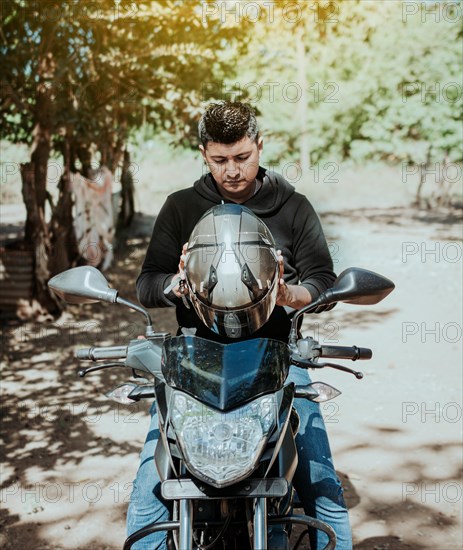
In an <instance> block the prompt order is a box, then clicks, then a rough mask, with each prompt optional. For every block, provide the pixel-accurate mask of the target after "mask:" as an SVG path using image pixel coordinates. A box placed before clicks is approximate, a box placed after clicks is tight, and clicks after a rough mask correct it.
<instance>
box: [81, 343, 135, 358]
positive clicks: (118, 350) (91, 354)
mask: <svg viewBox="0 0 463 550" xmlns="http://www.w3.org/2000/svg"><path fill="white" fill-rule="evenodd" d="M74 356H75V357H76V359H84V360H87V361H98V360H99V359H104V360H106V361H107V360H112V359H125V358H126V357H127V346H105V347H101V348H81V349H78V350H77V351H76V353H75V354H74Z"/></svg>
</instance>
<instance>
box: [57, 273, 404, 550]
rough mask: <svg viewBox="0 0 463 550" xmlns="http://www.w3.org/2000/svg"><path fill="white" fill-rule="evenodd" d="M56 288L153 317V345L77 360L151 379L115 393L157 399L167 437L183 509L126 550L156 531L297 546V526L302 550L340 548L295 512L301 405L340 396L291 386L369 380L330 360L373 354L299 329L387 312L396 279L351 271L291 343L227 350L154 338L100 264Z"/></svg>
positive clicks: (96, 351) (189, 541)
mask: <svg viewBox="0 0 463 550" xmlns="http://www.w3.org/2000/svg"><path fill="white" fill-rule="evenodd" d="M48 284H49V286H50V288H51V289H52V290H53V291H54V292H55V293H56V294H57V295H58V296H60V297H61V298H62V299H64V300H65V301H67V302H69V303H73V304H82V303H92V302H100V301H103V302H110V303H118V304H121V305H124V306H126V307H129V308H131V309H133V310H135V311H137V312H139V313H141V314H142V315H143V316H144V318H145V320H146V334H145V338H144V339H136V340H131V341H130V342H129V343H128V344H125V345H121V346H108V347H92V348H85V349H79V350H77V352H76V357H77V358H78V359H80V360H86V361H92V363H95V364H94V365H92V366H90V367H86V368H82V369H80V370H79V375H80V376H81V377H84V376H86V375H87V374H89V373H91V372H95V371H98V370H101V369H106V368H113V367H125V368H128V369H132V372H133V374H134V376H135V377H136V378H138V382H140V377H141V381H142V382H143V383H137V384H135V383H128V384H122V385H120V386H118V387H117V388H115V389H114V390H112V391H111V392H109V393H108V394H106V395H107V396H108V397H109V398H111V399H113V400H115V401H117V402H118V403H124V404H130V403H135V402H137V401H139V400H141V399H153V398H154V399H155V400H156V406H157V410H158V415H159V430H160V433H161V438H160V442H159V444H158V445H157V446H156V451H155V457H154V458H155V463H156V467H157V470H158V472H159V475H160V478H161V481H162V495H163V498H164V499H165V500H168V501H171V502H172V510H173V512H172V521H167V522H162V523H157V524H154V523H153V524H151V525H148V526H146V527H144V528H142V529H140V530H139V531H137V532H135V533H133V534H132V535H130V536H129V537H128V538H127V539H126V541H125V543H124V547H123V548H124V550H129V549H130V548H131V547H132V545H133V544H134V543H135V542H137V541H138V540H140V539H142V538H144V537H145V536H147V535H149V534H151V533H154V532H157V531H168V532H169V537H168V540H169V542H168V544H169V546H170V548H175V549H177V550H209V549H213V548H214V549H220V550H238V548H239V549H240V550H244V549H253V550H264V549H271V548H278V549H279V550H280V549H282V548H285V549H287V548H289V539H290V531H291V528H292V527H293V526H295V525H301V526H303V527H304V528H305V529H304V531H303V532H302V533H301V535H300V536H299V539H298V540H297V542H296V543H295V545H294V547H293V550H296V549H297V548H300V544H301V541H302V538H303V537H304V536H305V534H306V531H307V530H308V529H319V530H321V531H323V532H324V533H326V535H327V537H328V543H327V544H326V546H325V548H324V550H332V549H334V548H335V546H336V535H335V533H334V531H333V529H332V528H331V527H330V526H329V525H328V524H326V523H324V522H322V521H320V520H317V519H315V518H312V517H308V516H305V515H295V514H294V513H293V511H292V510H293V508H294V502H295V501H294V498H295V495H294V490H293V488H292V483H291V482H292V478H293V475H294V472H295V470H296V466H297V450H296V446H295V442H294V440H295V436H296V434H297V431H298V418H297V413H296V411H295V410H294V409H293V407H292V405H293V401H294V399H309V400H311V401H315V402H319V403H320V402H324V401H328V400H330V399H333V398H334V397H336V396H338V395H339V394H340V393H341V392H340V391H339V390H337V389H335V388H333V387H332V386H330V385H328V384H325V383H323V382H312V383H310V384H308V385H295V384H293V383H286V378H287V376H288V372H289V368H290V366H291V365H292V364H293V365H296V366H298V367H300V368H304V369H307V368H311V369H321V368H325V367H331V368H335V369H339V370H342V371H345V372H349V373H352V374H354V375H355V376H356V378H358V379H360V378H362V377H363V374H362V373H361V372H358V371H354V370H352V369H350V368H348V367H346V366H344V365H339V364H336V363H331V362H326V361H325V362H323V361H320V359H323V358H337V359H350V360H352V361H355V360H358V359H370V358H371V357H372V351H371V350H370V349H368V348H359V347H356V346H352V347H345V346H324V345H320V344H319V343H318V342H316V341H315V340H314V339H312V338H309V337H306V338H303V337H300V335H299V332H298V327H299V321H300V320H301V317H302V316H303V315H304V314H307V313H311V312H314V311H315V310H317V309H318V308H319V307H320V306H327V305H329V304H333V303H336V302H347V303H351V304H359V305H373V304H376V303H378V302H380V301H381V300H383V299H384V298H385V297H386V296H387V295H388V294H389V293H390V292H391V291H392V290H393V289H394V284H393V283H392V281H390V280H389V279H387V278H385V277H383V276H381V275H378V274H376V273H374V272H372V271H368V270H365V269H360V268H349V269H347V270H345V271H344V272H343V273H341V275H340V276H339V277H338V278H337V279H336V281H335V283H334V285H333V287H332V288H330V289H328V290H327V291H326V292H324V293H323V294H322V295H321V296H320V297H319V298H318V299H317V300H316V301H315V302H313V303H312V304H310V305H308V306H307V307H305V308H303V309H301V310H299V311H297V312H296V313H295V315H294V317H293V319H292V325H291V331H290V336H289V343H288V344H286V343H283V342H280V341H275V340H270V339H262V338H260V339H250V340H244V341H240V342H234V343H231V344H226V345H224V344H219V343H216V342H212V341H209V340H205V339H202V338H198V337H196V336H192V335H180V336H171V335H170V334H169V333H157V332H155V331H154V329H153V324H152V321H151V317H150V315H149V314H148V312H147V311H146V310H144V309H143V308H142V307H140V306H139V305H137V304H134V303H132V302H129V301H128V300H125V299H124V298H122V297H120V296H119V293H118V291H117V290H116V289H112V288H110V287H109V284H108V282H107V281H106V279H105V277H104V276H103V275H102V273H101V272H100V271H98V270H97V269H95V268H94V267H90V266H81V267H76V268H73V269H70V270H68V271H65V272H63V273H61V274H59V275H56V276H55V277H53V278H52V279H51V280H50V281H49V283H48ZM147 377H148V378H147ZM269 532H270V535H269Z"/></svg>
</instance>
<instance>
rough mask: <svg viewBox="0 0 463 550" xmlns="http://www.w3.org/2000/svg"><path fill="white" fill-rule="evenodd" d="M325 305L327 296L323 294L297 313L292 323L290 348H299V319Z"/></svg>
mask: <svg viewBox="0 0 463 550" xmlns="http://www.w3.org/2000/svg"><path fill="white" fill-rule="evenodd" d="M325 303H326V300H325V295H324V294H322V295H320V296H319V297H318V298H317V299H316V300H315V302H312V303H311V304H309V305H307V306H305V307H303V308H302V309H300V310H299V311H296V313H295V315H294V317H293V320H292V322H291V331H290V333H289V341H288V344H289V347H290V348H292V349H295V348H296V346H297V325H298V320H299V317H300V316H301V315H304V313H312V310H313V311H315V310H316V309H317V307H319V306H321V305H322V304H325Z"/></svg>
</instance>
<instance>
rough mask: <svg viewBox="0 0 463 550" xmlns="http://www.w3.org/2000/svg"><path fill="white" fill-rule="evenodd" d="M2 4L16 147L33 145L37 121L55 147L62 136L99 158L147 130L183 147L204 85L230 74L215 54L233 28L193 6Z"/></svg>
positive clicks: (6, 107)
mask: <svg viewBox="0 0 463 550" xmlns="http://www.w3.org/2000/svg"><path fill="white" fill-rule="evenodd" d="M2 4H3V23H4V25H3V35H4V41H3V43H4V45H3V46H1V48H0V54H1V62H2V68H3V70H2V89H3V94H2V103H1V114H2V119H3V121H4V127H3V137H4V138H8V139H10V140H12V141H22V142H28V143H31V142H32V140H33V135H32V134H33V129H34V127H35V124H36V123H37V120H42V122H45V123H46V124H48V125H49V126H50V129H51V132H52V136H53V138H54V140H55V143H56V144H57V145H58V146H59V145H60V143H61V142H62V141H63V139H64V138H65V137H66V138H67V139H71V141H72V144H73V147H75V148H79V147H81V146H83V147H85V148H89V147H90V146H93V147H94V148H95V149H96V150H98V151H99V152H100V153H101V154H102V156H103V158H104V157H105V156H107V155H110V154H114V152H117V151H118V150H120V149H121V148H122V147H123V145H124V143H125V142H126V140H127V138H128V136H129V135H130V132H131V131H132V130H134V129H137V128H139V127H141V126H142V125H143V124H146V125H149V126H150V127H151V128H152V129H153V130H154V131H156V130H158V129H167V130H169V131H170V132H171V133H172V134H174V135H175V138H176V139H177V140H182V139H185V137H186V136H189V135H190V132H191V120H192V119H195V118H196V117H197V115H198V113H199V109H200V104H201V99H202V97H201V90H202V87H201V84H202V82H204V81H206V80H208V81H215V80H216V78H217V76H216V75H219V77H223V74H225V73H226V72H229V71H231V67H230V63H229V62H224V61H222V60H220V59H219V58H218V55H217V54H218V52H220V50H221V49H223V47H224V45H225V42H224V41H228V43H229V44H231V43H233V41H234V34H235V33H234V29H233V28H229V29H222V28H220V26H219V25H217V23H216V22H215V21H212V20H207V19H204V18H203V17H202V9H201V2H200V1H199V0H186V1H181V2H179V1H177V0H158V1H141V2H137V3H134V2H129V1H127V0H121V1H120V2H115V1H114V0H102V1H99V2H86V1H81V0H78V1H73V2H69V1H62V0H61V1H58V2H53V3H47V4H41V3H40V2H31V3H29V2H27V1H26V0H9V1H7V2H3V3H2ZM243 36H244V35H243ZM243 36H242V38H243ZM245 43H246V40H244V39H243V40H241V42H240V47H241V48H243V47H245ZM39 96H42V97H43V96H45V98H46V100H47V101H46V106H47V113H46V115H47V116H46V120H45V121H44V120H43V118H44V115H45V113H43V109H42V105H41V104H40V101H39V100H38V98H39ZM41 110H42V112H40V111H41Z"/></svg>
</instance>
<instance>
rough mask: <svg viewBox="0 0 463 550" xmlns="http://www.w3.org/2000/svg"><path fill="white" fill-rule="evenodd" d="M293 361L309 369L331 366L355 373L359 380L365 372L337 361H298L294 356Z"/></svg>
mask: <svg viewBox="0 0 463 550" xmlns="http://www.w3.org/2000/svg"><path fill="white" fill-rule="evenodd" d="M291 362H292V363H294V364H295V365H296V366H298V367H302V368H308V369H323V368H324V367H331V368H332V369H336V370H341V371H343V372H348V373H350V374H353V375H354V376H355V378H357V380H361V379H362V378H363V372H360V371H356V370H353V369H350V368H349V367H345V366H344V365H338V364H337V363H315V362H314V361H308V360H303V361H298V360H297V359H295V358H294V356H293V357H292V358H291Z"/></svg>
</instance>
